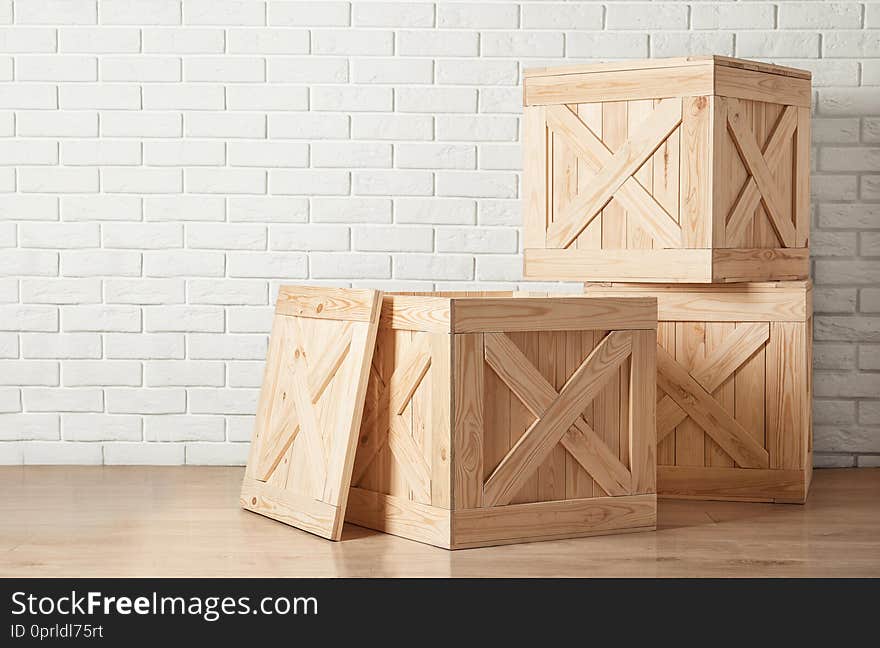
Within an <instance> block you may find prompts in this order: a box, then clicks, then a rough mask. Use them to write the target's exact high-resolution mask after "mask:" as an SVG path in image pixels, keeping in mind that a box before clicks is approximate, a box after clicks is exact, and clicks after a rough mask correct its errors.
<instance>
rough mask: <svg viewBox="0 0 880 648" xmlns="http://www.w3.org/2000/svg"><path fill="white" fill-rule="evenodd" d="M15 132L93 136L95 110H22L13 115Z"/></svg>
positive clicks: (28, 134) (61, 135)
mask: <svg viewBox="0 0 880 648" xmlns="http://www.w3.org/2000/svg"><path fill="white" fill-rule="evenodd" d="M15 125H16V129H17V130H16V134H17V135H19V136H24V137H28V136H33V137H95V136H97V134H98V114H97V113H96V112H88V111H77V112H47V111H45V110H37V111H23V112H19V113H17V114H16V117H15Z"/></svg>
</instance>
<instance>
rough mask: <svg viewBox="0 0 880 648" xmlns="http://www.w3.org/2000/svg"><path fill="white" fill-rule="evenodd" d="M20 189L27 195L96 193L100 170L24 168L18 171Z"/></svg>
mask: <svg viewBox="0 0 880 648" xmlns="http://www.w3.org/2000/svg"><path fill="white" fill-rule="evenodd" d="M18 188H19V191H22V192H25V193H94V192H97V191H98V170H97V169H94V168H75V167H54V168H50V167H44V168H40V167H23V168H20V169H18Z"/></svg>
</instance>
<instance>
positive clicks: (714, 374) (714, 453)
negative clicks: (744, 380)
mask: <svg viewBox="0 0 880 648" xmlns="http://www.w3.org/2000/svg"><path fill="white" fill-rule="evenodd" d="M753 326H754V327H755V328H756V329H764V328H765V325H763V324H757V325H753ZM766 329H767V334H768V335H769V327H766ZM735 331H736V325H735V324H734V323H733V322H707V323H706V357H710V356H717V357H718V361H716V362H713V363H712V364H711V365H710V364H708V363H707V364H705V365H702V366H701V365H699V364H698V365H697V366H696V367H695V368H694V370H693V371H692V372H691V375H692V376H693V377H694V378H697V375H701V374H702V375H701V377H706V376H708V377H709V378H710V379H711V380H713V381H714V382H716V383H718V384H717V386H716V387H715V388H714V389H708V388H706V386H705V384H704V383H703V381H702V380H700V379H699V378H697V382H699V383H700V384H701V385H703V387H704V388H705V389H706V391H707V392H709V395H710V396H711V397H712V398H714V399H715V400H716V401H717V403H718V404H719V405H720V406H721V407H722V408H723V409H724V410H725V411H727V412H730V413H731V414H732V413H733V411H734V409H735V405H736V401H735V399H734V381H733V374H734V372H735V371H736V369H737V368H738V367H739V365H740V364H741V359H742V357H743V354H745V353H746V351H745V348H746V345H745V344H741V343H739V344H737V343H731V342H730V340H731V338H733V337H734V336H735V335H736V333H735ZM740 331H741V332H742V329H740ZM764 340H766V337H765V338H764V339H763V340H761V342H758V343H757V345H760V344H762V343H763V341H764ZM753 348H754V347H753ZM745 357H748V356H745ZM694 374H697V375H694ZM735 418H736V417H734V419H735ZM737 422H738V421H737ZM705 444H706V447H705V461H704V465H705V466H707V467H711V466H721V467H729V468H733V466H734V463H733V459H731V458H730V457H729V456H728V455H727V453H726V452H724V448H722V447H721V446H720V445H718V443H716V442H715V440H714V439H713V438H712V437H711V436H706V437H705ZM761 447H763V446H761Z"/></svg>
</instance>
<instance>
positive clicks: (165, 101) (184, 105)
mask: <svg viewBox="0 0 880 648" xmlns="http://www.w3.org/2000/svg"><path fill="white" fill-rule="evenodd" d="M143 93H144V108H145V109H146V110H223V107H224V104H225V100H224V92H223V86H220V85H205V84H164V83H157V84H154V85H146V86H144V88H143Z"/></svg>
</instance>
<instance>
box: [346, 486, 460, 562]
mask: <svg viewBox="0 0 880 648" xmlns="http://www.w3.org/2000/svg"><path fill="white" fill-rule="evenodd" d="M451 517H452V516H451V513H450V512H449V510H448V509H444V508H441V507H438V506H429V505H426V504H420V503H419V502H413V501H411V500H407V499H404V498H402V497H395V496H393V495H386V494H384V493H374V492H372V491H368V490H364V489H362V488H352V489H351V490H350V491H349V495H348V509H347V510H346V512H345V520H346V521H347V522H351V523H352V524H357V525H358V526H362V527H367V528H368V529H376V530H377V531H382V532H383V533H390V534H391V535H397V536H401V537H403V538H409V539H410V540H415V541H417V542H424V543H426V544H430V545H434V546H435V547H442V548H444V549H450V548H451V541H452V529H451V526H452V524H451Z"/></svg>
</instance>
